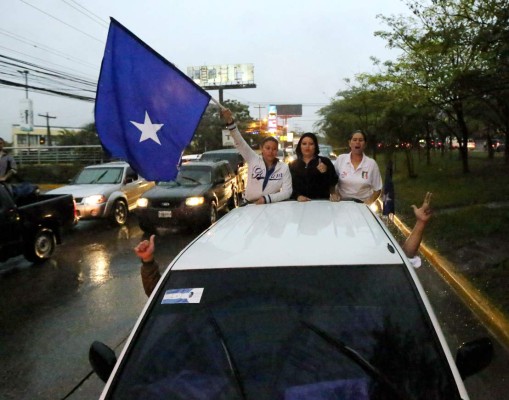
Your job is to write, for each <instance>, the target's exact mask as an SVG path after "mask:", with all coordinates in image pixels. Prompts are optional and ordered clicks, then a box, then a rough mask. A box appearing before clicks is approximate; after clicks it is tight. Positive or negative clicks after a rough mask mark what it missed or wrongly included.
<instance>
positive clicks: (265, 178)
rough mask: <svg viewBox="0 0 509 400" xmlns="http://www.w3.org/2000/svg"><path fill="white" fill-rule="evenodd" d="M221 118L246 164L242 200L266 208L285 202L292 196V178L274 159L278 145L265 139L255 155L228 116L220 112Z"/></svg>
mask: <svg viewBox="0 0 509 400" xmlns="http://www.w3.org/2000/svg"><path fill="white" fill-rule="evenodd" d="M221 117H222V118H223V120H224V122H225V123H226V127H227V128H228V130H229V131H230V133H231V135H232V138H233V141H234V142H235V147H236V148H237V150H238V151H239V153H240V154H242V157H244V159H245V160H246V162H247V166H248V173H247V185H246V193H245V198H246V200H247V201H248V202H250V203H255V204H268V203H275V202H278V201H282V200H286V199H289V198H290V196H291V195H292V176H291V174H290V170H289V169H288V165H286V164H285V163H284V162H282V161H280V160H279V159H278V158H277V151H278V144H279V143H278V141H277V140H276V139H275V138H273V137H267V138H265V139H264V140H263V142H262V153H261V155H259V154H257V153H256V152H255V151H254V150H253V149H252V148H251V147H250V146H249V145H248V144H247V143H246V141H245V140H244V138H243V137H242V135H241V134H240V132H239V130H238V129H237V125H235V121H234V119H233V115H232V112H231V111H230V110H229V109H227V108H224V109H222V110H221Z"/></svg>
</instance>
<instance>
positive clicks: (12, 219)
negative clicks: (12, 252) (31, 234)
mask: <svg viewBox="0 0 509 400" xmlns="http://www.w3.org/2000/svg"><path fill="white" fill-rule="evenodd" d="M0 191H1V193H0V251H1V252H2V253H7V249H8V248H9V247H10V246H19V244H20V243H21V221H20V220H19V214H18V212H17V210H16V207H15V206H14V204H13V203H12V201H11V200H10V198H9V194H8V193H7V189H6V187H5V186H3V185H2V186H0Z"/></svg>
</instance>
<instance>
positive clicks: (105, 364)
mask: <svg viewBox="0 0 509 400" xmlns="http://www.w3.org/2000/svg"><path fill="white" fill-rule="evenodd" d="M88 360H89V362H90V365H91V366H92V369H93V370H94V372H95V373H96V374H97V376H98V377H99V378H100V379H101V380H102V381H103V382H107V381H108V378H109V377H110V375H111V372H112V371H113V368H114V367H115V364H116V363H117V356H116V355H115V352H114V351H113V350H112V349H110V348H109V347H108V346H106V345H105V344H104V343H101V342H98V341H95V342H93V343H92V344H91V345H90V350H89V351H88Z"/></svg>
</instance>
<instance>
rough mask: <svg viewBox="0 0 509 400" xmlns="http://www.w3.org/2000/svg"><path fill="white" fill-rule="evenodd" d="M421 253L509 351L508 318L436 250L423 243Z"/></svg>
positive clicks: (397, 222) (396, 221) (404, 229)
mask: <svg viewBox="0 0 509 400" xmlns="http://www.w3.org/2000/svg"><path fill="white" fill-rule="evenodd" d="M393 221H394V224H395V225H396V226H397V227H398V229H399V230H400V231H401V232H402V233H403V234H404V235H405V236H408V235H409V234H410V229H409V228H408V227H407V226H406V225H405V224H404V223H403V222H402V221H401V220H400V219H399V218H398V217H396V216H394V219H393ZM419 251H420V252H421V253H422V254H423V255H424V256H425V257H426V259H427V260H428V261H429V262H430V263H431V265H433V267H434V268H435V269H436V270H437V272H438V273H439V274H440V275H441V276H442V278H443V279H444V280H445V281H446V282H447V283H448V284H449V285H450V286H451V287H452V288H453V289H454V290H455V291H456V293H457V294H458V296H460V298H461V299H462V300H463V302H465V303H466V304H467V305H468V306H469V308H470V309H471V310H472V311H473V312H474V314H475V315H476V316H477V317H478V318H479V319H480V320H481V321H482V323H483V324H484V325H485V326H486V327H487V328H488V329H489V330H490V332H491V333H492V334H493V335H494V336H495V337H496V338H497V339H498V340H499V341H500V343H502V344H503V345H504V347H505V348H506V349H508V350H509V320H508V319H507V317H506V316H505V315H504V314H503V313H502V312H501V311H500V310H499V309H498V308H497V307H496V306H495V305H493V304H492V303H491V302H490V301H489V300H488V299H487V298H485V297H484V296H483V295H482V294H481V293H480V291H479V290H478V289H476V288H475V287H474V286H473V285H472V284H471V283H470V282H469V281H468V280H467V279H465V278H464V277H463V276H461V275H460V274H458V273H456V272H455V268H454V265H453V264H452V263H451V262H450V261H448V260H446V259H445V258H444V257H442V256H441V255H440V254H439V253H438V252H437V251H436V250H435V249H432V248H431V247H429V246H427V245H426V244H425V243H424V242H422V243H421V246H420V248H419Z"/></svg>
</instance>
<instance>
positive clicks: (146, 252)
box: [134, 235, 155, 262]
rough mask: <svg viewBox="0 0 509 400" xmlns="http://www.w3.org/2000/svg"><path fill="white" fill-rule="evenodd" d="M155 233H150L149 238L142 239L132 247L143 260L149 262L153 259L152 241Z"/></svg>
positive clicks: (153, 246) (153, 244) (153, 245)
mask: <svg viewBox="0 0 509 400" xmlns="http://www.w3.org/2000/svg"><path fill="white" fill-rule="evenodd" d="M154 239H155V235H151V236H150V239H149V240H142V241H141V242H140V243H138V246H136V247H135V248H134V252H135V253H136V255H137V256H138V257H140V258H141V260H142V261H143V262H150V261H152V260H153V259H154V250H155V243H154Z"/></svg>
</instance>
